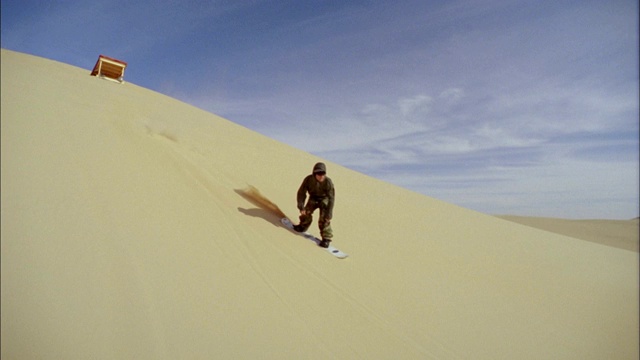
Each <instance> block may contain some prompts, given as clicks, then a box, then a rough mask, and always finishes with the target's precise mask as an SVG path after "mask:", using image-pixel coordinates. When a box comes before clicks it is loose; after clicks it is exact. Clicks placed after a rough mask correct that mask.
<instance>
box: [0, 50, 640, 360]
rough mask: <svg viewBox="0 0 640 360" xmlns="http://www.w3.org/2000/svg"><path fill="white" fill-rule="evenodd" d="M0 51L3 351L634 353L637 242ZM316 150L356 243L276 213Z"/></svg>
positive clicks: (339, 229) (80, 354) (408, 355)
mask: <svg viewBox="0 0 640 360" xmlns="http://www.w3.org/2000/svg"><path fill="white" fill-rule="evenodd" d="M0 65H1V67H2V68H1V71H2V77H1V82H2V89H1V95H2V104H1V105H2V106H1V108H0V110H1V117H0V120H1V126H2V128H1V136H2V138H1V140H2V141H1V146H2V149H1V150H2V151H1V156H2V159H1V166H2V169H1V170H2V171H1V176H2V191H1V192H0V195H1V206H2V208H1V210H2V226H1V237H2V241H1V249H0V255H1V257H2V258H1V262H0V266H1V272H0V275H1V283H0V284H1V287H2V288H1V290H2V291H1V306H2V312H1V329H0V330H1V331H0V336H1V337H2V347H1V349H0V351H1V357H2V358H3V359H14V358H20V359H30V358H57V359H62V358H64V359H87V358H92V359H114V358H136V359H175V358H187V359H210V358H235V359H237V358H261V359H282V358H305V359H326V358H335V359H354V358H362V359H389V358H403V359H461V358H474V359H542V358H544V359H553V358H555V359H604V358H608V359H612V358H615V359H628V358H637V356H638V351H639V347H638V335H639V331H638V328H639V326H638V325H639V322H638V315H639V313H638V300H639V298H638V256H637V253H634V252H632V251H628V250H623V249H618V248H614V247H611V246H603V245H601V244H596V243H593V242H589V241H584V240H580V239H576V238H572V237H567V236H563V235H559V234H554V233H551V232H548V231H542V230H539V229H535V228H531V227H527V226H522V225H520V224H516V223H513V222H510V221H506V220H503V219H499V218H496V217H493V216H489V215H486V214H481V213H477V212H474V211H470V210H467V209H464V208H461V207H458V206H454V205H451V204H447V203H445V202H442V201H439V200H436V199H432V198H429V197H426V196H423V195H419V194H416V193H414V192H411V191H408V190H405V189H401V188H399V187H396V186H393V185H390V184H387V183H385V182H382V181H380V180H377V179H374V178H371V177H368V176H365V175H362V174H360V173H357V172H354V171H351V170H349V169H346V168H343V167H341V166H339V165H338V164H334V163H332V162H330V161H326V160H324V159H319V158H318V157H315V156H313V155H310V154H308V153H305V152H303V151H300V150H298V149H294V148H292V147H290V146H287V145H284V144H282V143H279V142H277V141H275V140H272V139H269V138H266V137H264V136H262V135H260V134H257V133H255V132H253V131H251V130H248V129H246V128H243V127H241V126H238V125H236V124H234V123H232V122H229V121H227V120H225V119H223V118H220V117H218V116H216V115H214V114H211V113H207V112H205V111H202V110H200V109H197V108H195V107H192V106H189V105H187V104H184V103H182V102H180V101H177V100H175V99H171V98H169V97H167V96H164V95H161V94H158V93H155V92H153V91H150V90H147V89H144V88H141V87H139V86H136V85H135V84H131V83H124V84H116V83H113V82H109V81H104V80H100V79H97V78H94V77H91V76H89V72H90V70H86V69H79V68H76V67H73V66H69V65H66V64H61V63H58V62H55V61H51V60H47V59H42V58H38V57H34V56H30V55H26V54H20V53H16V52H13V51H8V50H4V49H3V50H2V53H1V62H0ZM88 65H91V64H88ZM317 161H324V162H325V163H326V164H327V167H328V175H329V176H330V177H331V178H332V180H333V181H334V184H335V186H336V205H335V209H334V218H333V220H332V225H333V228H334V232H335V237H334V241H335V243H336V245H337V246H339V247H340V249H343V250H344V251H346V252H348V253H349V254H350V257H349V258H348V259H345V260H338V259H335V258H334V257H333V256H331V255H330V254H326V253H325V252H323V251H321V250H320V249H318V248H317V247H315V246H313V244H311V243H310V242H308V241H304V239H301V237H299V236H296V235H295V234H292V233H291V232H290V231H288V230H287V229H285V228H284V227H283V226H282V225H281V224H280V223H279V221H278V217H279V216H281V214H285V215H287V216H288V217H290V218H293V217H295V216H296V215H297V209H296V203H295V193H296V190H297V188H298V186H299V185H300V182H301V181H302V179H303V177H304V176H306V175H307V174H308V173H310V172H311V168H312V166H313V164H314V163H315V162H317ZM251 187H253V189H256V190H255V191H253V190H251V189H252V188H251ZM258 189H259V191H258ZM258 194H261V195H262V198H266V199H267V200H268V201H263V200H260V197H259V196H258ZM314 226H315V223H314ZM317 231H318V230H317V228H313V227H312V228H311V229H310V232H312V233H314V232H315V233H316V234H317Z"/></svg>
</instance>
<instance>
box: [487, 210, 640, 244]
mask: <svg viewBox="0 0 640 360" xmlns="http://www.w3.org/2000/svg"><path fill="white" fill-rule="evenodd" d="M498 217H499V218H502V219H505V220H509V221H513V222H516V223H519V224H522V225H527V226H531V227H535V228H538V229H542V230H546V231H551V232H555V233H558V234H562V235H566V236H571V237H574V238H577V239H582V240H587V241H591V242H595V243H598V244H603V245H607V246H613V247H616V248H619V249H625V250H631V251H635V252H638V238H639V237H640V232H639V231H640V230H639V227H638V224H639V221H638V218H636V219H632V220H568V219H554V218H541V217H525V216H507V215H505V216H498Z"/></svg>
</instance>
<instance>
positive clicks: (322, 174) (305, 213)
mask: <svg viewBox="0 0 640 360" xmlns="http://www.w3.org/2000/svg"><path fill="white" fill-rule="evenodd" d="M326 174H327V167H326V165H325V164H324V163H321V162H319V163H317V164H315V165H314V167H313V174H311V175H308V176H307V177H305V178H304V180H303V181H302V185H300V188H299V189H298V194H297V200H298V210H300V224H298V225H294V226H293V229H294V230H295V231H297V232H305V231H307V229H309V226H310V225H311V222H312V221H313V217H312V215H313V212H314V211H315V210H316V209H318V208H319V209H320V218H319V219H318V227H319V228H320V235H321V237H322V241H320V243H319V244H318V245H319V246H321V247H323V248H327V247H329V243H330V242H331V239H332V238H333V232H332V230H331V218H332V217H333V202H334V199H335V189H334V187H333V182H332V181H331V179H330V178H329V177H327V175H326ZM307 193H308V194H309V200H308V201H307V204H306V205H305V200H306V199H307Z"/></svg>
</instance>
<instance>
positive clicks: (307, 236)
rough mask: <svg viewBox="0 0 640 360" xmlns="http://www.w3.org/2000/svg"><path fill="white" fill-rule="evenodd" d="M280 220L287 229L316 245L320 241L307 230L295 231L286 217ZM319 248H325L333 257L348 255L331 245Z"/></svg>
mask: <svg viewBox="0 0 640 360" xmlns="http://www.w3.org/2000/svg"><path fill="white" fill-rule="evenodd" d="M280 222H282V225H284V226H285V227H286V228H287V229H289V230H291V231H293V232H294V233H296V234H298V235H300V236H302V237H304V238H305V239H307V240H311V241H313V242H314V243H315V244H316V245H318V244H319V243H320V239H318V238H317V237H315V236H313V235H311V234H309V233H308V232H297V231H295V230H293V223H292V222H291V220H289V219H288V218H282V219H280ZM318 247H319V246H318ZM321 249H323V250H326V251H327V252H328V253H330V254H331V255H333V256H335V257H337V258H338V259H344V258H346V257H348V256H349V255H348V254H346V253H344V252H342V251H340V250H339V249H338V248H336V247H335V246H333V245H329V247H328V248H322V247H321Z"/></svg>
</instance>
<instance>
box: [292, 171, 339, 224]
mask: <svg viewBox="0 0 640 360" xmlns="http://www.w3.org/2000/svg"><path fill="white" fill-rule="evenodd" d="M307 193H308V194H309V201H315V202H319V203H320V202H322V203H324V205H325V214H326V217H327V218H329V219H331V218H333V202H334V200H335V188H334V187H333V182H332V181H331V179H329V177H327V176H325V178H324V181H323V182H319V181H318V180H316V177H315V175H313V174H311V175H309V176H307V177H305V178H304V180H303V181H302V185H300V188H299V189H298V210H302V209H303V208H304V202H305V200H306V198H307Z"/></svg>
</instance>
